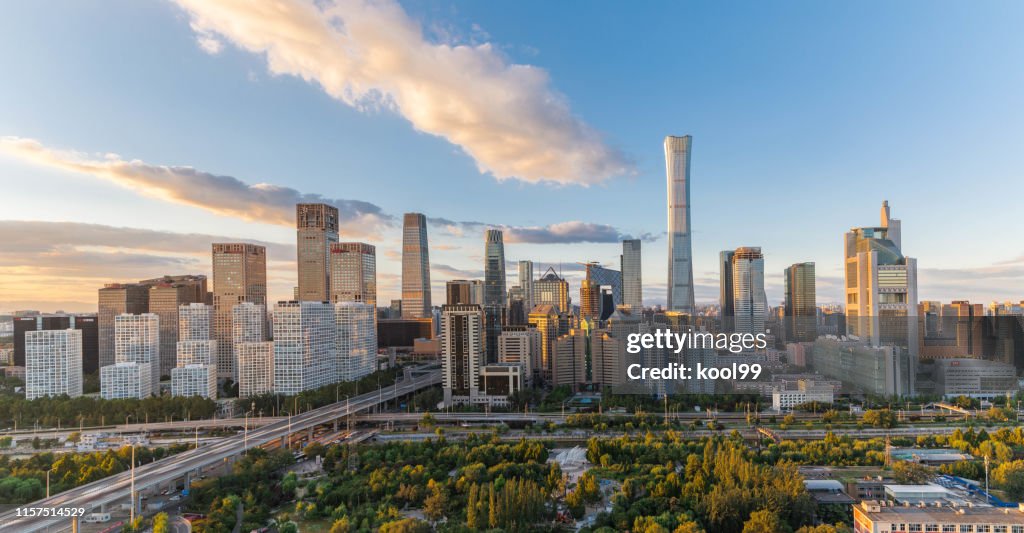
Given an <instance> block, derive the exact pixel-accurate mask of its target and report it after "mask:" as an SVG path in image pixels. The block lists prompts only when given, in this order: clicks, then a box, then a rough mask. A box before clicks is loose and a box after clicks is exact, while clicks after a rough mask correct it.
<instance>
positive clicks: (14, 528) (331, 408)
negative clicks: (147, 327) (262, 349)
mask: <svg viewBox="0 0 1024 533" xmlns="http://www.w3.org/2000/svg"><path fill="white" fill-rule="evenodd" d="M439 383H441V373H440V371H431V372H429V373H426V374H422V375H420V376H418V377H407V378H406V379H404V380H402V381H400V382H399V383H396V384H395V385H391V386H388V387H384V388H381V389H379V390H378V391H373V392H369V393H366V394H362V395H359V396H356V397H354V398H350V399H349V400H347V401H342V402H339V403H335V404H331V405H328V406H325V407H321V408H319V409H314V410H312V411H307V412H305V413H302V414H300V415H296V416H293V417H290V418H285V419H281V420H277V421H276V422H273V423H269V424H267V425H264V426H262V427H260V428H257V429H253V430H250V431H248V432H246V433H244V434H240V435H233V436H231V437H225V438H223V439H220V440H218V441H217V442H215V443H213V444H211V445H208V446H203V447H201V448H198V449H192V450H188V451H185V452H182V453H179V454H177V455H174V456H171V457H168V458H166V459H162V460H160V461H156V462H153V463H149V464H146V465H143V466H139V467H136V468H135V493H136V498H138V493H139V492H140V491H142V490H143V489H146V488H149V487H156V486H161V485H166V484H170V483H174V482H176V481H177V480H179V479H182V478H186V476H189V475H191V474H192V473H194V472H197V471H199V470H200V469H202V468H205V467H207V466H212V465H214V464H217V463H220V462H222V461H224V460H225V459H228V458H230V457H234V456H237V455H240V454H241V453H242V452H243V451H245V450H246V449H247V448H254V447H257V446H262V445H264V444H268V443H271V442H274V441H283V440H285V439H286V438H287V437H288V436H289V435H290V434H291V433H295V432H299V431H303V430H307V429H309V428H312V427H314V426H318V425H321V424H328V423H331V422H333V421H335V420H338V419H339V418H344V417H346V416H348V415H349V414H351V413H357V412H360V411H363V410H366V409H370V408H372V407H375V406H377V405H380V404H382V403H385V402H388V401H391V400H394V399H395V398H398V397H401V396H405V395H407V394H410V393H413V392H416V391H418V390H421V389H424V388H427V387H431V386H434V385H437V384H439ZM131 478H132V473H131V471H127V472H122V473H120V474H116V475H113V476H110V477H107V478H104V479H101V480H99V481H95V482H93V483H89V484H87V485H82V486H81V487H77V488H74V489H71V490H68V491H65V492H62V493H60V494H57V495H54V496H51V497H49V498H46V499H43V500H39V501H36V502H33V503H29V504H25V505H22V506H19V507H37V508H38V507H44V508H51V509H52V508H65V509H67V508H84V509H85V513H86V514H88V513H89V512H92V511H93V510H98V509H99V508H100V507H101V506H105V505H111V504H115V503H118V502H122V501H130V500H131ZM69 526H70V519H68V518H63V517H60V518H38V517H32V518H27V517H18V516H17V512H16V511H15V510H11V511H8V512H5V513H3V514H0V531H2V532H7V531H11V532H18V533H22V532H24V533H30V532H33V531H44V530H48V529H51V530H53V531H60V530H64V529H66V528H67V527H69Z"/></svg>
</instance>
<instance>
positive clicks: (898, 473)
mask: <svg viewBox="0 0 1024 533" xmlns="http://www.w3.org/2000/svg"><path fill="white" fill-rule="evenodd" d="M933 474H934V472H932V469H931V468H928V467H927V466H925V465H922V464H920V463H913V462H910V461H897V462H896V463H895V464H894V465H892V475H893V477H894V478H896V481H899V482H900V483H903V484H908V485H921V484H924V483H927V482H928V480H929V479H931V478H932V475H933Z"/></svg>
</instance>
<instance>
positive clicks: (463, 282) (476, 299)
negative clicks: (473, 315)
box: [445, 279, 484, 306]
mask: <svg viewBox="0 0 1024 533" xmlns="http://www.w3.org/2000/svg"><path fill="white" fill-rule="evenodd" d="M445 295H446V297H447V298H446V303H447V304H448V305H471V304H475V305H481V306H482V305H483V304H484V284H483V283H482V282H481V281H480V280H478V279H453V280H451V281H449V282H447V283H446V284H445Z"/></svg>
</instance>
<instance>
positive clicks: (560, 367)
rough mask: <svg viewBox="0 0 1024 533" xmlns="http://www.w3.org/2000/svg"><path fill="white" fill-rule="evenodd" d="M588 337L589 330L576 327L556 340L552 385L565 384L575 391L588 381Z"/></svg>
mask: <svg viewBox="0 0 1024 533" xmlns="http://www.w3.org/2000/svg"><path fill="white" fill-rule="evenodd" d="M587 337H588V332H586V331H584V330H582V329H574V330H571V331H570V332H569V333H568V334H566V335H562V336H560V337H558V338H557V339H556V340H555V347H554V350H553V352H554V362H553V363H552V372H551V385H552V386H555V387H558V386H560V385H565V386H568V387H571V388H572V390H574V391H575V390H578V389H579V386H580V384H582V383H585V382H586V381H587V377H586V374H587V344H588V343H589V339H588V338H587Z"/></svg>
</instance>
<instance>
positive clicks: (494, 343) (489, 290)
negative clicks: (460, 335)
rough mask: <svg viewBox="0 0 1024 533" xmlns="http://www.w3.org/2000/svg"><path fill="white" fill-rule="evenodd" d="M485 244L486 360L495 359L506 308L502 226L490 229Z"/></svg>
mask: <svg viewBox="0 0 1024 533" xmlns="http://www.w3.org/2000/svg"><path fill="white" fill-rule="evenodd" d="M484 239H485V246H484V328H485V332H484V345H485V349H486V352H487V360H486V362H487V363H493V362H496V361H497V360H498V337H499V336H500V335H501V325H502V324H503V323H504V322H505V318H506V316H505V313H507V312H508V309H507V307H506V306H507V305H508V287H507V284H506V283H505V243H504V240H503V239H502V233H501V230H496V229H489V230H487V233H486V234H485V237H484Z"/></svg>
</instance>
